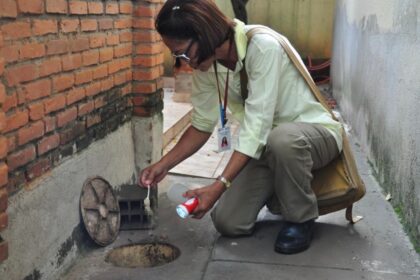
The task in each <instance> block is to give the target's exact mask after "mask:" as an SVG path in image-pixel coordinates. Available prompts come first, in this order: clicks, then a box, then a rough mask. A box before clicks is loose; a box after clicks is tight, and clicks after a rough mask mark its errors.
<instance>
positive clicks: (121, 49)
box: [114, 44, 133, 57]
mask: <svg viewBox="0 0 420 280" xmlns="http://www.w3.org/2000/svg"><path fill="white" fill-rule="evenodd" d="M132 51H133V48H132V45H131V44H124V45H119V46H117V47H115V48H114V57H121V56H126V55H129V54H131V52H132Z"/></svg>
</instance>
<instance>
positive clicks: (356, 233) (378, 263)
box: [60, 105, 420, 280]
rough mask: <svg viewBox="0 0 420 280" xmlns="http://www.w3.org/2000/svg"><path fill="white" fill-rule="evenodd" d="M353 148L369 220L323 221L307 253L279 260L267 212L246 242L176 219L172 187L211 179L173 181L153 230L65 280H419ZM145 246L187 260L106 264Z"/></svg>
mask: <svg viewBox="0 0 420 280" xmlns="http://www.w3.org/2000/svg"><path fill="white" fill-rule="evenodd" d="M173 106H176V105H173ZM351 141H352V146H353V150H354V152H355V157H356V161H357V163H358V167H359V170H360V174H361V176H362V178H363V180H364V182H365V184H366V186H367V193H366V196H365V197H364V198H363V199H362V200H361V201H360V202H358V203H357V204H356V206H355V209H354V212H355V213H354V214H355V215H361V216H363V219H362V220H361V221H359V222H358V223H356V224H355V225H350V224H348V223H347V222H346V220H345V218H344V212H343V211H340V212H337V213H334V214H329V215H325V216H322V217H320V218H319V219H318V220H317V223H316V233H315V237H314V240H313V243H312V245H311V247H310V248H309V249H308V250H307V251H305V252H303V253H300V254H297V255H280V254H277V253H275V252H274V250H273V244H274V241H275V238H276V235H277V232H278V230H279V228H280V225H281V220H279V219H278V218H277V217H273V216H272V215H270V214H269V213H267V212H265V211H262V213H260V216H259V222H258V224H257V227H256V230H255V232H254V234H253V235H252V236H249V237H242V238H225V237H221V236H219V234H218V233H217V232H216V231H215V229H214V227H213V225H212V223H211V220H210V218H209V215H206V216H205V217H204V218H203V219H201V220H194V219H190V218H187V219H185V220H182V219H180V218H178V216H177V215H176V212H175V206H176V205H175V203H173V202H171V201H170V200H169V199H168V197H167V195H166V190H167V189H168V187H169V186H170V185H172V184H173V183H175V182H182V183H185V184H187V185H188V184H202V185H205V184H207V183H209V182H211V180H212V179H207V178H197V177H194V176H191V175H188V174H187V175H173V174H172V175H169V176H167V178H166V179H165V180H164V181H163V182H162V183H161V184H160V185H159V192H160V194H159V209H158V212H157V213H156V215H155V217H156V222H157V226H156V227H155V228H154V229H152V230H142V231H121V232H120V235H119V236H118V238H117V240H116V241H115V242H114V243H113V244H111V245H110V246H108V247H106V248H94V249H92V250H90V251H89V252H88V253H86V254H84V255H83V256H81V257H80V258H79V260H78V261H77V263H76V264H75V265H74V266H73V267H72V268H71V269H70V270H69V271H68V272H67V273H66V274H65V275H63V277H62V278H60V279H65V280H70V279H78V280H81V279H92V280H95V279H98V280H99V279H101V280H107V279H127V280H128V279H154V280H160V279H162V280H163V279H165V280H166V279H171V280H177V279H179V280H186V279H188V280H212V279H215V280H216V279H218V280H219V279H224V280H225V279H242V280H248V279H249V280H250V279H294V280H295V279H313V280H318V279H331V280H332V279H334V280H335V279H340V280H347V279H348V280H354V279H387V280H388V279H389V280H394V279H395V280H397V279H398V280H408V279H420V257H419V254H418V253H416V252H415V250H414V249H413V246H412V244H411V243H410V241H409V239H408V237H407V235H406V234H405V232H404V230H403V228H402V226H401V224H400V222H399V220H398V217H397V216H396V214H395V212H394V210H393V209H392V207H391V205H390V203H389V202H388V201H386V200H385V195H384V194H383V193H382V190H381V188H380V186H379V185H378V184H377V182H376V180H375V179H374V177H373V176H372V175H371V170H370V166H369V165H368V163H367V160H366V156H365V154H364V152H363V151H362V150H361V149H360V146H359V145H357V143H355V142H354V141H355V139H351ZM202 160H203V161H204V162H205V160H206V158H205V157H203V158H202ZM216 168H217V166H216ZM146 242H164V243H169V244H172V245H174V246H176V247H177V248H179V250H180V251H181V255H180V256H179V257H178V258H177V259H176V260H174V261H173V262H170V263H167V264H165V265H162V266H157V267H152V268H120V267H115V266H113V265H111V264H109V263H107V262H105V257H106V255H107V253H108V252H109V251H110V250H112V249H113V248H116V247H119V246H122V245H128V244H135V243H146Z"/></svg>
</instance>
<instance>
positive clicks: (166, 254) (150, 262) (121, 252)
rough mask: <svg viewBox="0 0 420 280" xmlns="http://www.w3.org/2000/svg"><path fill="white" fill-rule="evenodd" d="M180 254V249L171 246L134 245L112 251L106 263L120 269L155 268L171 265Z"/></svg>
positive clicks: (154, 244)
mask: <svg viewBox="0 0 420 280" xmlns="http://www.w3.org/2000/svg"><path fill="white" fill-rule="evenodd" d="M180 254H181V252H180V251H179V249H178V248H176V247H175V246H172V245H170V244H165V243H147V244H133V245H127V246H122V247H118V248H115V249H113V250H111V252H109V253H108V255H107V256H106V258H105V261H106V262H108V263H112V264H113V265H115V266H119V267H130V268H134V267H154V266H160V265H164V264H166V263H170V262H172V261H174V260H175V259H177V258H178V257H179V255H180Z"/></svg>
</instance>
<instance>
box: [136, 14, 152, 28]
mask: <svg viewBox="0 0 420 280" xmlns="http://www.w3.org/2000/svg"><path fill="white" fill-rule="evenodd" d="M133 28H135V29H154V28H155V20H154V18H152V17H151V18H136V19H133Z"/></svg>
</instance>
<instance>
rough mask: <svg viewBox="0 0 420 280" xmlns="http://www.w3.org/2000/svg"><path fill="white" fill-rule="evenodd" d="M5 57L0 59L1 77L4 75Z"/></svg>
mask: <svg viewBox="0 0 420 280" xmlns="http://www.w3.org/2000/svg"><path fill="white" fill-rule="evenodd" d="M4 64H5V62H4V57H0V76H1V75H3V73H4Z"/></svg>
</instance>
